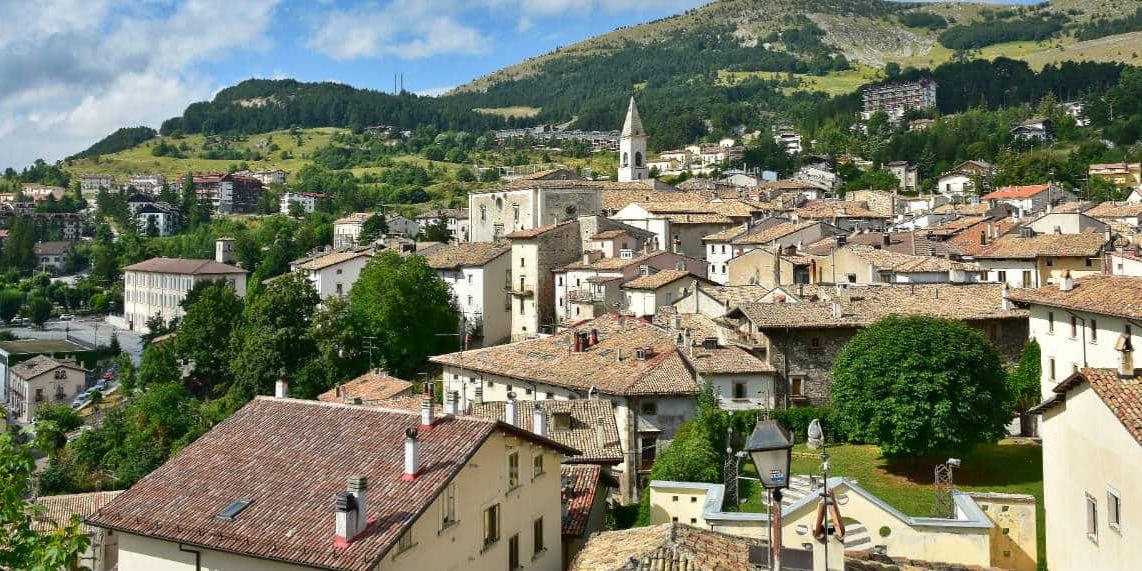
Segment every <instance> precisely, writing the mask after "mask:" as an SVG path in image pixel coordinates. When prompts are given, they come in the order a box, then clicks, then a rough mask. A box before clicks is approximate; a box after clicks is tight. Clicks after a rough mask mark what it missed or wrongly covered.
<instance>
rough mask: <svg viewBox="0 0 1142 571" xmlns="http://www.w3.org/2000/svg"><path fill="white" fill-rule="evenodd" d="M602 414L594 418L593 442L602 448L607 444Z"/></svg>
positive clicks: (605, 427)
mask: <svg viewBox="0 0 1142 571" xmlns="http://www.w3.org/2000/svg"><path fill="white" fill-rule="evenodd" d="M604 422H605V420H604V419H603V415H601V414H600V415H599V417H598V418H596V419H595V444H596V445H598V446H599V448H602V447H603V446H605V445H606V444H607V425H606V424H604Z"/></svg>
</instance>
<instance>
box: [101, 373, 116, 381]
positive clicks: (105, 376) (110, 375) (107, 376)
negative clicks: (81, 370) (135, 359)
mask: <svg viewBox="0 0 1142 571" xmlns="http://www.w3.org/2000/svg"><path fill="white" fill-rule="evenodd" d="M114 378H115V371H107V372H106V373H103V379H104V380H108V381H110V380H111V379H114Z"/></svg>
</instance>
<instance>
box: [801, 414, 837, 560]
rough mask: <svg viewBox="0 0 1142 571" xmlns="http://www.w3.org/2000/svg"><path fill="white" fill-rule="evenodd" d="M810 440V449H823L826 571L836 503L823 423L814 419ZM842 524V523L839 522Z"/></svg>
mask: <svg viewBox="0 0 1142 571" xmlns="http://www.w3.org/2000/svg"><path fill="white" fill-rule="evenodd" d="M807 436H808V440H806V441H805V443H806V445H807V446H809V448H811V449H813V450H816V449H818V448H820V449H821V472H822V473H823V475H824V478H825V481H824V485H823V486H822V487H821V499H822V500H824V502H825V510H824V513H825V528H824V529H825V570H826V571H828V569H829V503H830V502H832V501H834V500H833V498H832V497H831V495H832V494H831V493H830V492H829V453H828V452H827V448H826V446H825V430H824V429H823V428H821V421H820V420H818V419H816V418H814V419H813V420H812V422H810V423H809V433H808V435H807ZM838 523H840V522H838Z"/></svg>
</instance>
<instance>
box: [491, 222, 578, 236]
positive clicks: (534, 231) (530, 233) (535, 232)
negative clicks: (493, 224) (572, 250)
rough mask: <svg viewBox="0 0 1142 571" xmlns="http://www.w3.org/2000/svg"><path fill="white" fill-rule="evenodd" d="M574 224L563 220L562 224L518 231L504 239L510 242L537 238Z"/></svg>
mask: <svg viewBox="0 0 1142 571" xmlns="http://www.w3.org/2000/svg"><path fill="white" fill-rule="evenodd" d="M574 222H575V220H564V221H563V222H556V223H554V224H548V225H546V226H537V227H535V228H530V229H528V230H518V231H516V232H512V233H511V234H508V235H507V236H505V237H506V238H508V239H511V240H520V239H528V238H535V237H538V236H540V235H542V234H545V233H547V232H550V231H552V230H554V229H556V228H559V227H560V226H564V225H567V224H572V223H574Z"/></svg>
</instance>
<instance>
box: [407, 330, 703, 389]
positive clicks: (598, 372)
mask: <svg viewBox="0 0 1142 571" xmlns="http://www.w3.org/2000/svg"><path fill="white" fill-rule="evenodd" d="M592 328H594V329H598V331H599V343H598V344H597V345H595V346H593V347H590V348H588V349H587V350H586V351H582V352H579V353H574V352H572V351H571V347H572V342H571V335H572V334H571V332H564V333H562V334H559V335H552V336H549V337H542V338H537V339H528V340H526V341H520V342H518V343H510V344H507V345H498V346H495V347H487V348H484V349H475V350H470V351H466V352H464V353H463V365H464V368H465V369H467V370H473V371H477V372H481V373H490V374H495V375H500V376H504V377H510V378H514V379H520V380H522V381H531V382H538V383H544V384H548V385H553V386H559V387H566V388H570V389H573V390H578V391H588V390H590V389H591V388H592V387H594V388H595V389H597V390H598V391H600V392H602V393H604V394H612V395H655V394H663V395H665V394H671V395H674V394H687V395H688V394H695V393H696V392H697V390H698V385H697V382H696V379H695V375H694V372H693V371H692V370H691V369H690V368H689V366H688V365H687V364H686V363H685V362H683V359H682V356H681V355H679V354H678V350H677V347H675V345H674V339H673V337H672V336H671V335H670V334H669V333H668V332H667V331H665V330H663V329H661V328H659V327H655V326H653V325H651V324H649V323H647V322H645V321H642V320H640V319H635V318H633V317H621V318H620V317H619V316H618V315H617V314H613V313H612V314H608V315H605V316H602V317H599V318H597V319H594V320H592V321H589V322H586V323H584V324H583V325H582V326H581V327H580V330H581V331H589V330H590V329H592ZM646 347H649V348H650V353H649V355H648V356H647V358H646V359H645V360H640V359H638V358H636V356H635V350H636V349H639V348H646ZM429 361H431V362H433V363H436V364H438V365H449V366H453V367H458V366H460V363H461V354H460V353H450V354H447V355H437V356H435V357H432V358H431V359H429Z"/></svg>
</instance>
